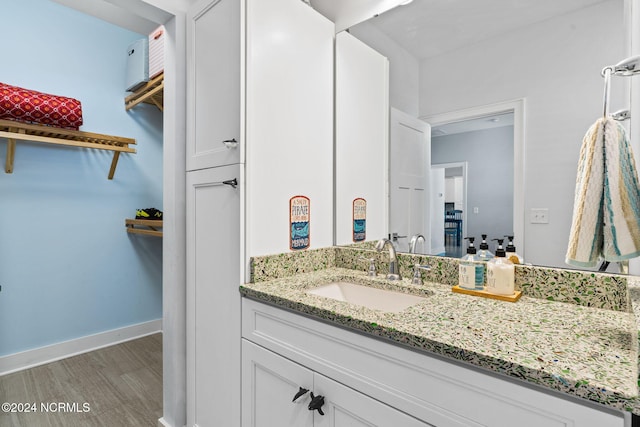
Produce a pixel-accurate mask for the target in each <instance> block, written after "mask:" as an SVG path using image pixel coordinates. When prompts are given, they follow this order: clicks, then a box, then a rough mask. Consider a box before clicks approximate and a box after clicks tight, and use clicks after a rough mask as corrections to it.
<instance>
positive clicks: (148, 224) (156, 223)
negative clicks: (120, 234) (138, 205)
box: [124, 219, 162, 237]
mask: <svg viewBox="0 0 640 427" xmlns="http://www.w3.org/2000/svg"><path fill="white" fill-rule="evenodd" d="M124 225H125V226H126V227H127V233H132V234H144V235H146V236H156V237H162V230H158V229H159V228H162V220H157V219H125V220H124ZM136 226H138V227H143V228H136Z"/></svg>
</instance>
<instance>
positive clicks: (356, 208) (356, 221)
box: [353, 198, 367, 242]
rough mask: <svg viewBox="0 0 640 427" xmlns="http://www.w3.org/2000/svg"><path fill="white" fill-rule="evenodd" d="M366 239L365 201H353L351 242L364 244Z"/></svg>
mask: <svg viewBox="0 0 640 427" xmlns="http://www.w3.org/2000/svg"><path fill="white" fill-rule="evenodd" d="M366 238H367V201H366V200H365V199H362V198H357V199H354V200H353V241H354V242H364V240H365V239H366Z"/></svg>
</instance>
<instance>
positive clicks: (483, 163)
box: [422, 99, 524, 248]
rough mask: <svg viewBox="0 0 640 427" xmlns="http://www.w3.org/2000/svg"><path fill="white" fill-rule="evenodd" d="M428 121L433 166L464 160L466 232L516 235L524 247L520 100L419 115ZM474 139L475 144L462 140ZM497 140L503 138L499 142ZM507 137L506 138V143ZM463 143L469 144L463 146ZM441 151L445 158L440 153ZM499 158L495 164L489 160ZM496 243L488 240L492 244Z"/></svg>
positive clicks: (473, 234)
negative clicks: (466, 163) (430, 128)
mask: <svg viewBox="0 0 640 427" xmlns="http://www.w3.org/2000/svg"><path fill="white" fill-rule="evenodd" d="M422 119H423V120H425V121H428V122H429V123H430V124H431V125H432V129H433V132H432V156H431V160H432V165H433V164H439V163H455V162H463V161H468V170H467V184H468V185H467V195H466V197H465V199H466V203H467V208H465V210H466V211H467V212H466V221H465V223H466V231H464V233H465V236H463V237H466V236H472V237H475V238H476V240H479V239H480V236H481V234H487V235H488V236H489V237H488V238H489V239H497V238H504V235H506V234H509V235H511V234H512V233H513V235H515V240H516V241H517V243H515V244H516V245H517V246H518V247H519V248H523V247H524V100H523V99H520V100H515V101H507V102H501V103H497V104H491V105H486V106H481V107H474V108H470V109H465V110H460V111H454V112H450V113H443V114H438V115H434V116H429V117H422ZM470 136H471V137H473V136H475V138H473V140H474V141H475V143H472V142H469V141H467V142H466V143H463V142H462V140H464V139H468V138H465V137H470ZM498 139H500V140H502V142H500V143H497V142H496V141H497V140H498ZM506 139H508V141H510V142H508V143H507V142H505V141H504V140H506ZM463 144H467V145H463ZM439 150H443V152H444V153H448V154H446V156H445V155H444V154H442V153H440V152H439ZM494 158H495V159H499V160H498V161H497V162H494V161H493V160H494ZM494 246H495V242H493V243H492V248H493V247H494Z"/></svg>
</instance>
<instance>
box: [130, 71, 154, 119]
mask: <svg viewBox="0 0 640 427" xmlns="http://www.w3.org/2000/svg"><path fill="white" fill-rule="evenodd" d="M141 102H144V103H147V104H151V105H155V106H156V107H158V108H159V109H160V111H163V106H164V73H160V74H159V75H157V76H156V77H154V78H153V79H152V80H150V81H148V82H147V83H145V85H144V86H142V87H141V88H140V89H138V90H136V91H135V92H133V93H132V94H131V95H129V96H127V97H126V98H125V99H124V108H125V109H126V110H127V111H129V110H130V109H131V108H133V107H135V106H136V105H138V104H140V103H141Z"/></svg>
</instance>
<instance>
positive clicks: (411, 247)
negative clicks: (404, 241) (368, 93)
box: [409, 234, 426, 254]
mask: <svg viewBox="0 0 640 427" xmlns="http://www.w3.org/2000/svg"><path fill="white" fill-rule="evenodd" d="M420 239H422V244H423V245H424V244H425V243H426V240H425V239H424V236H423V235H422V234H414V235H413V237H411V241H410V242H409V253H410V254H415V253H416V244H417V243H418V240H420Z"/></svg>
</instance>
